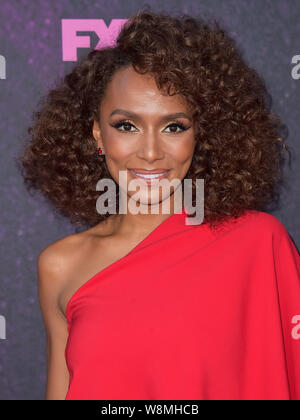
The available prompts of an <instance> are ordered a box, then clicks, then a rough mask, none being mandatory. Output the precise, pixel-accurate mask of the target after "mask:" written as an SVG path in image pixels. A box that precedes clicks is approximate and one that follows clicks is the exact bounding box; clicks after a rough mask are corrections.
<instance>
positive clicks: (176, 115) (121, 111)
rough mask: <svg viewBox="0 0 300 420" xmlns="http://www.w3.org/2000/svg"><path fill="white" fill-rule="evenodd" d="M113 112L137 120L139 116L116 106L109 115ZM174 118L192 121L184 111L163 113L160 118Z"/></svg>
mask: <svg viewBox="0 0 300 420" xmlns="http://www.w3.org/2000/svg"><path fill="white" fill-rule="evenodd" d="M115 114H121V115H126V117H130V118H136V119H137V120H139V119H140V116H139V115H138V114H135V113H134V112H130V111H126V110H125V109H120V108H117V109H115V110H114V111H113V112H112V113H111V114H110V117H112V116H113V115H115ZM175 118H187V119H188V120H190V121H192V120H191V118H190V117H189V116H188V115H187V114H185V113H184V112H176V113H174V114H169V115H164V116H163V117H162V118H161V120H162V121H169V120H172V119H175Z"/></svg>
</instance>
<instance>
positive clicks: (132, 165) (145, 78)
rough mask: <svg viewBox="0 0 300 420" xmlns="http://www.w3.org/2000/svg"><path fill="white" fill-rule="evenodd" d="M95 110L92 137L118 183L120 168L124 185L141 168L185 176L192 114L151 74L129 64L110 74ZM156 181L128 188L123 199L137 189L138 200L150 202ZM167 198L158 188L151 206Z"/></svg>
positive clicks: (168, 176) (192, 143)
mask: <svg viewBox="0 0 300 420" xmlns="http://www.w3.org/2000/svg"><path fill="white" fill-rule="evenodd" d="M100 108H101V109H100V126H99V125H98V124H97V122H96V121H94V126H93V136H94V138H95V139H96V140H97V143H98V147H101V148H102V149H103V153H104V154H105V159H106V164H107V167H108V170H109V172H110V174H111V176H112V177H113V179H114V180H115V181H116V182H117V183H118V184H119V171H126V173H127V187H128V184H129V182H130V181H131V180H133V179H140V178H136V174H137V173H140V172H139V171H141V170H145V171H147V170H150V171H151V170H156V169H159V172H160V173H163V172H165V171H167V174H166V175H165V178H166V179H167V180H169V181H171V180H172V179H174V178H178V179H179V180H182V179H183V178H184V177H185V175H186V173H187V171H188V169H189V167H190V165H191V161H192V157H193V152H194V146H195V139H194V128H193V124H192V119H191V114H190V112H189V111H188V107H187V105H186V104H185V103H184V101H183V100H182V97H181V96H179V95H174V96H168V95H163V94H162V93H161V92H160V91H159V90H158V89H157V87H156V84H155V80H154V78H153V77H152V76H150V75H140V74H138V73H136V72H135V71H134V69H133V68H132V67H131V66H130V67H127V68H123V69H120V70H118V71H117V72H116V73H115V75H114V76H113V78H112V80H111V82H110V83H109V84H108V86H107V89H106V93H105V96H104V98H103V100H102V103H101V107H100ZM171 114H180V115H177V116H176V115H173V116H172V115H171ZM121 120H123V121H121ZM143 179H144V178H143ZM150 182H151V183H152V184H151V185H150ZM156 183H157V181H147V183H146V181H144V182H143V181H142V183H141V184H142V187H141V190H139V188H138V187H137V188H136V190H135V191H129V190H128V188H127V191H126V193H127V199H128V198H130V197H132V196H133V195H134V194H135V193H136V192H137V191H139V197H140V204H141V205H149V204H150V193H151V194H153V190H155V189H157V188H158V186H157V185H156ZM150 190H151V191H150ZM172 191H173V190H171V195H172ZM169 196H170V191H169V193H168V194H166V193H165V194H164V193H163V191H162V188H159V194H158V197H159V201H157V200H156V202H153V201H151V204H157V203H159V202H161V201H162V200H165V199H166V198H168V197H169ZM151 197H152V198H153V196H152V195H151ZM156 197H157V196H156Z"/></svg>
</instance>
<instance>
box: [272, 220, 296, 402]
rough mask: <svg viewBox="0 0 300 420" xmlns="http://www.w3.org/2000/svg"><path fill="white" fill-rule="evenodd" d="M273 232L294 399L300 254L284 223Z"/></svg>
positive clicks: (286, 350)
mask: <svg viewBox="0 0 300 420" xmlns="http://www.w3.org/2000/svg"><path fill="white" fill-rule="evenodd" d="M277 227H278V229H276V232H274V234H273V253H274V254H273V255H274V267H275V272H276V280H277V287H278V300H279V305H280V314H281V324H282V334H283V340H284V348H285V357H286V369H287V373H288V381H289V391H290V397H291V399H292V400H300V256H299V253H298V251H297V248H296V246H295V245H294V243H293V241H292V239H291V237H290V236H289V234H288V232H287V230H286V229H285V227H284V225H283V224H281V223H279V224H278V226H277Z"/></svg>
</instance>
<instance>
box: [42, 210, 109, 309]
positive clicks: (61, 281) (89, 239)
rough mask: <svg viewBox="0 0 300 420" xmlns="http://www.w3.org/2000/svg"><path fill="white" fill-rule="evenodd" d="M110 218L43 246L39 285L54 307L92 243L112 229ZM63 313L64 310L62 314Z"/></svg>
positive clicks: (92, 245)
mask: <svg viewBox="0 0 300 420" xmlns="http://www.w3.org/2000/svg"><path fill="white" fill-rule="evenodd" d="M113 226H114V224H113V220H112V218H111V217H109V218H108V219H106V220H104V221H103V222H101V223H99V224H97V225H96V226H94V227H92V228H90V229H87V230H85V231H83V232H80V233H73V234H70V235H68V236H65V237H64V238H61V239H58V240H57V241H55V242H53V243H51V244H50V245H48V246H47V247H46V248H44V249H43V250H42V251H41V253H40V254H39V257H38V285H39V289H41V290H43V291H44V293H43V296H48V297H49V296H52V297H53V299H55V300H56V302H57V306H58V307H60V305H59V302H60V298H61V296H62V295H63V294H64V292H65V290H66V289H67V288H68V287H69V285H70V279H75V283H76V271H77V270H78V268H79V267H81V266H82V265H84V264H83V263H84V262H85V261H86V259H87V258H88V257H89V255H90V254H91V252H92V249H93V247H94V244H95V238H96V239H97V244H99V241H101V237H105V236H107V235H109V234H111V232H112V231H113ZM62 315H63V313H62Z"/></svg>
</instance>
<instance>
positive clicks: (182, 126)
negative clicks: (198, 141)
mask: <svg viewBox="0 0 300 420" xmlns="http://www.w3.org/2000/svg"><path fill="white" fill-rule="evenodd" d="M110 125H111V126H112V127H113V128H115V129H117V130H118V131H123V132H124V133H133V131H131V130H121V129H120V127H122V126H127V127H128V126H131V127H135V126H134V125H133V124H132V123H131V122H130V121H128V120H125V119H123V120H119V121H117V122H115V123H114V124H110ZM169 127H179V128H180V131H169V132H168V134H179V133H182V132H183V131H186V130H188V129H189V128H190V127H188V126H186V125H185V124H183V123H179V122H176V123H171V124H169V125H168V126H167V127H166V128H169Z"/></svg>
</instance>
